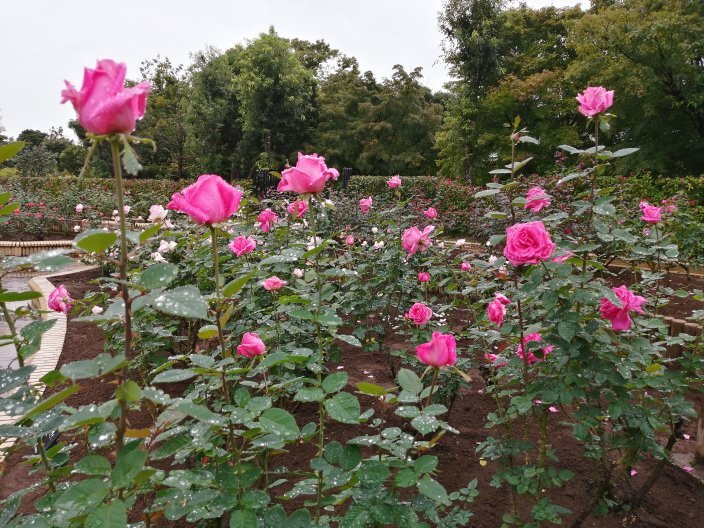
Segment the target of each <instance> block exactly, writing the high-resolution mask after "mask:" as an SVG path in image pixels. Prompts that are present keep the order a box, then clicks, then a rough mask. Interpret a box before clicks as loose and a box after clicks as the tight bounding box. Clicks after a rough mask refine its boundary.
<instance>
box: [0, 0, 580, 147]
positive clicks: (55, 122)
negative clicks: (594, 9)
mask: <svg viewBox="0 0 704 528" xmlns="http://www.w3.org/2000/svg"><path fill="white" fill-rule="evenodd" d="M442 3H443V0H119V1H117V2H109V1H106V0H93V1H92V2H89V1H88V0H80V1H79V0H22V1H21V2H18V1H13V2H2V4H3V5H2V18H1V19H0V56H2V63H1V66H0V120H1V122H2V124H3V126H4V127H5V128H6V130H7V132H6V133H7V134H9V135H11V136H16V135H17V134H18V133H19V132H20V131H22V130H24V129H25V128H34V129H40V130H45V131H47V130H49V128H50V127H52V126H64V128H66V123H67V122H68V120H69V119H71V118H72V117H73V110H72V108H71V105H70V103H66V104H65V105H60V104H59V101H60V92H61V89H62V87H63V80H64V79H68V80H69V81H71V82H73V83H74V84H75V85H77V86H78V87H79V88H80V85H81V80H82V78H83V73H82V72H83V67H84V66H91V67H92V66H94V65H95V61H96V59H100V58H112V59H114V60H117V61H121V62H125V63H126V64H127V75H128V77H136V76H137V75H138V74H139V65H140V63H141V61H142V60H143V59H146V58H153V57H156V56H157V55H161V56H162V57H169V58H170V59H171V60H172V62H174V63H176V64H179V63H183V64H187V63H188V62H189V53H190V52H193V51H197V50H200V49H203V48H204V47H206V46H208V45H211V46H215V47H216V48H219V49H223V50H224V49H227V48H228V47H231V46H232V45H233V44H236V43H239V42H244V41H245V40H246V39H252V38H255V37H256V36H257V35H258V34H259V33H261V32H264V31H266V30H267V29H268V27H269V26H271V25H273V26H274V27H275V28H276V30H277V32H278V33H279V35H281V36H284V37H298V38H301V39H306V40H317V39H324V40H325V41H326V42H328V43H329V44H331V45H332V46H333V47H334V48H337V49H339V50H340V51H342V52H343V53H345V54H347V55H352V56H354V57H357V59H358V60H359V63H360V67H361V69H362V70H372V71H373V72H374V74H375V75H376V76H377V78H384V77H387V76H388V75H389V74H390V73H391V70H392V68H393V66H394V65H395V64H401V65H403V66H404V67H405V68H406V69H411V68H414V67H416V66H421V67H423V73H424V75H425V80H424V82H425V84H427V85H428V86H430V87H431V88H433V89H440V88H442V85H443V84H444V83H445V82H446V81H447V80H448V74H447V70H446V68H445V65H444V63H443V61H442V59H441V58H440V42H441V35H440V32H439V30H438V24H437V14H438V11H439V10H440V8H441V6H442ZM527 3H528V5H530V6H532V7H539V6H544V5H550V4H552V5H558V6H566V5H574V4H576V3H578V0H552V1H551V0H528V2H527Z"/></svg>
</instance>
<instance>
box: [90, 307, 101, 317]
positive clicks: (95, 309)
mask: <svg viewBox="0 0 704 528" xmlns="http://www.w3.org/2000/svg"><path fill="white" fill-rule="evenodd" d="M90 312H91V313H92V314H93V315H100V314H101V313H103V309H102V308H101V307H100V306H93V308H91V309H90Z"/></svg>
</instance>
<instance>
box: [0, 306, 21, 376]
mask: <svg viewBox="0 0 704 528" xmlns="http://www.w3.org/2000/svg"><path fill="white" fill-rule="evenodd" d="M0 306H1V307H2V316H3V317H4V318H5V322H6V323H7V327H8V328H9V329H10V335H11V336H12V344H13V345H14V347H15V354H16V355H17V364H18V365H19V366H20V368H22V367H24V358H23V357H22V356H21V355H20V347H19V346H18V345H17V342H18V341H19V339H18V338H17V328H16V327H15V320H14V319H13V318H12V314H10V310H8V309H7V305H6V304H5V303H4V302H0Z"/></svg>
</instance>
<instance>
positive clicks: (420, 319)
mask: <svg viewBox="0 0 704 528" xmlns="http://www.w3.org/2000/svg"><path fill="white" fill-rule="evenodd" d="M432 316H433V311H432V310H431V309H430V308H428V307H427V306H426V305H424V304H423V303H415V304H414V305H413V306H411V308H410V310H408V313H407V314H406V318H408V319H410V320H411V321H413V323H414V324H415V325H416V326H423V325H424V324H425V323H427V322H428V321H430V318H431V317H432Z"/></svg>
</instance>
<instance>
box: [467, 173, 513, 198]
mask: <svg viewBox="0 0 704 528" xmlns="http://www.w3.org/2000/svg"><path fill="white" fill-rule="evenodd" d="M508 172H509V173H510V172H511V171H508ZM500 192H501V189H484V190H483V191H479V192H478V193H475V194H474V196H473V198H484V197H486V196H494V195H495V194H499V193H500Z"/></svg>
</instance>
